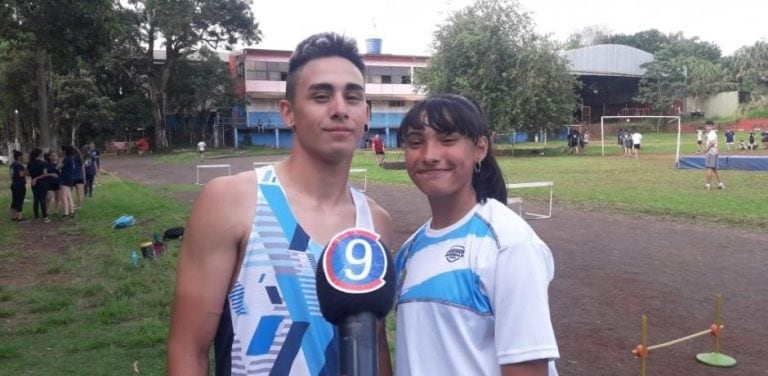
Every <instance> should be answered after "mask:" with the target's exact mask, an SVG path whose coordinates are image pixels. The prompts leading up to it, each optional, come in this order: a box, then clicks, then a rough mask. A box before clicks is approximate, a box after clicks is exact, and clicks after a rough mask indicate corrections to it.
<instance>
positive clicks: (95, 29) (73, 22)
mask: <svg viewBox="0 0 768 376" xmlns="http://www.w3.org/2000/svg"><path fill="white" fill-rule="evenodd" d="M113 23H114V7H113V1H112V0H70V1H68V2H66V4H62V3H61V2H60V1H54V0H25V1H19V0H6V1H5V2H4V4H3V6H2V8H1V9H0V35H2V38H5V39H6V40H10V41H13V42H14V43H16V44H17V46H19V50H21V49H28V50H30V51H34V64H33V66H34V67H35V68H36V73H35V76H36V77H35V81H36V84H37V98H36V102H35V104H34V105H35V107H36V109H37V117H38V124H39V127H38V129H39V131H40V144H41V145H42V146H48V147H53V146H55V144H56V143H57V142H56V135H57V131H56V129H55V123H54V122H53V121H52V120H53V118H52V116H51V111H52V110H53V104H52V103H51V100H50V99H51V95H52V87H51V82H52V76H51V74H52V72H54V71H58V72H61V73H63V74H66V73H67V71H68V70H70V69H76V67H77V66H78V64H79V61H94V60H96V59H98V58H99V57H100V56H101V55H103V54H104V53H105V52H106V51H108V50H109V49H110V48H111V42H112V31H113V29H112V27H113ZM52 129H53V132H51V130H52Z"/></svg>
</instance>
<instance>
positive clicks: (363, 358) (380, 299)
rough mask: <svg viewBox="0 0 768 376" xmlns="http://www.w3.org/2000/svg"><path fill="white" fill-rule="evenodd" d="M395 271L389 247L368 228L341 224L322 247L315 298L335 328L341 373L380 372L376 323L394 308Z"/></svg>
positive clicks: (361, 375)
mask: <svg viewBox="0 0 768 376" xmlns="http://www.w3.org/2000/svg"><path fill="white" fill-rule="evenodd" d="M394 274H395V272H394V267H393V265H392V259H391V257H390V254H389V251H387V249H386V248H385V247H384V246H383V245H382V244H381V242H379V235H378V234H376V233H374V232H372V231H369V230H365V229H360V228H350V229H347V230H344V231H342V232H340V233H338V234H336V235H334V237H333V238H332V239H331V241H330V242H329V243H328V245H327V246H326V247H325V249H324V250H323V253H322V255H321V256H320V261H319V262H318V263H317V273H316V275H315V279H316V280H315V282H316V286H317V299H318V302H319V303H320V312H322V314H323V317H325V319H326V320H327V321H328V322H330V323H331V324H333V325H336V326H337V327H338V329H339V334H340V336H341V341H340V342H341V343H340V346H341V348H340V358H341V359H340V363H339V364H340V368H341V369H340V371H341V374H342V375H347V376H375V375H378V368H379V363H378V352H377V345H378V331H377V329H376V323H377V320H380V319H383V318H384V317H386V316H387V313H389V311H390V310H392V305H393V304H394V299H395V283H394V279H395V277H394Z"/></svg>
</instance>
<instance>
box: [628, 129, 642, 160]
mask: <svg viewBox="0 0 768 376" xmlns="http://www.w3.org/2000/svg"><path fill="white" fill-rule="evenodd" d="M631 137H632V155H633V156H634V157H635V159H637V157H638V156H639V154H640V144H642V142H643V135H642V134H641V133H640V132H639V131H635V133H632V136H631Z"/></svg>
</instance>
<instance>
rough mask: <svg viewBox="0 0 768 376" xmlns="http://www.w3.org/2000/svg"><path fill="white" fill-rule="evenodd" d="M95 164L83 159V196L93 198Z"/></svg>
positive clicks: (88, 159) (89, 159)
mask: <svg viewBox="0 0 768 376" xmlns="http://www.w3.org/2000/svg"><path fill="white" fill-rule="evenodd" d="M96 173H97V170H96V163H95V162H94V161H93V160H92V159H91V158H90V157H86V158H85V196H86V197H93V183H94V181H96Z"/></svg>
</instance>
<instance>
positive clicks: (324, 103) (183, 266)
mask: <svg viewBox="0 0 768 376" xmlns="http://www.w3.org/2000/svg"><path fill="white" fill-rule="evenodd" d="M364 71H365V66H364V64H363V61H362V58H361V57H360V55H359V53H358V51H357V47H356V45H355V43H354V41H351V40H349V39H347V38H345V37H342V36H339V35H336V34H328V33H324V34H317V35H313V36H311V37H309V38H307V39H306V40H304V41H303V42H301V43H300V44H299V45H298V46H297V48H296V51H295V52H294V53H293V55H292V56H291V59H290V61H289V72H288V79H287V81H286V99H284V100H281V101H280V115H281V117H282V120H283V122H284V123H285V124H286V126H287V127H288V128H289V129H291V131H292V132H293V150H292V152H291V155H290V156H289V157H288V158H287V159H286V160H285V161H283V162H281V163H279V164H277V165H276V166H267V167H264V168H262V169H259V170H257V171H250V172H244V173H241V174H238V175H235V176H231V177H223V178H219V179H215V180H213V181H212V182H210V183H208V184H207V185H206V186H205V189H204V190H203V191H202V192H201V193H200V196H199V197H198V199H197V200H196V202H195V205H194V207H193V209H192V213H191V216H190V218H189V221H188V223H187V228H186V230H185V232H184V241H183V243H182V249H181V254H180V255H179V265H178V276H177V281H176V291H175V296H174V303H173V311H172V314H171V325H170V333H169V340H168V374H169V375H185V376H186V375H205V374H206V373H207V370H208V350H209V347H210V344H211V342H212V341H213V342H214V346H215V349H216V374H217V375H229V374H231V373H237V374H246V373H247V374H250V373H269V374H277V375H319V374H324V375H325V374H329V375H337V374H339V373H340V372H339V371H340V370H339V364H338V354H339V350H338V342H339V341H338V338H337V336H336V334H335V333H336V331H335V329H334V327H333V326H332V325H331V324H329V323H328V322H326V321H325V320H324V319H323V317H322V315H321V313H320V310H319V307H318V302H317V296H316V292H315V268H314V265H316V263H317V260H318V259H319V257H320V253H321V252H322V249H323V247H324V245H325V244H327V243H328V242H329V241H330V239H331V238H332V237H333V236H334V235H335V234H337V233H338V232H340V231H341V230H344V229H347V228H350V227H361V228H365V229H369V230H372V231H376V232H378V233H379V234H381V241H382V243H383V244H385V245H390V246H391V244H392V243H391V242H392V227H391V226H392V225H391V219H390V218H389V215H388V214H387V213H386V212H385V211H384V210H383V209H382V208H381V207H379V206H378V205H377V204H376V203H375V202H373V201H371V200H370V199H367V198H366V197H365V196H364V195H362V194H361V193H360V192H357V191H354V190H351V189H350V186H349V184H348V181H347V176H348V174H349V168H350V165H351V164H352V156H353V154H354V152H355V148H356V146H357V145H358V144H359V142H360V138H361V136H362V134H363V126H364V124H365V123H366V121H367V120H368V115H369V111H370V110H369V108H368V105H367V104H366V101H365V79H364V77H365V76H364ZM382 332H383V325H380V333H382ZM379 359H380V361H381V365H380V369H381V370H382V373H384V374H388V373H391V365H390V362H389V353H388V349H387V345H386V337H385V336H384V335H380V343H379Z"/></svg>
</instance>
